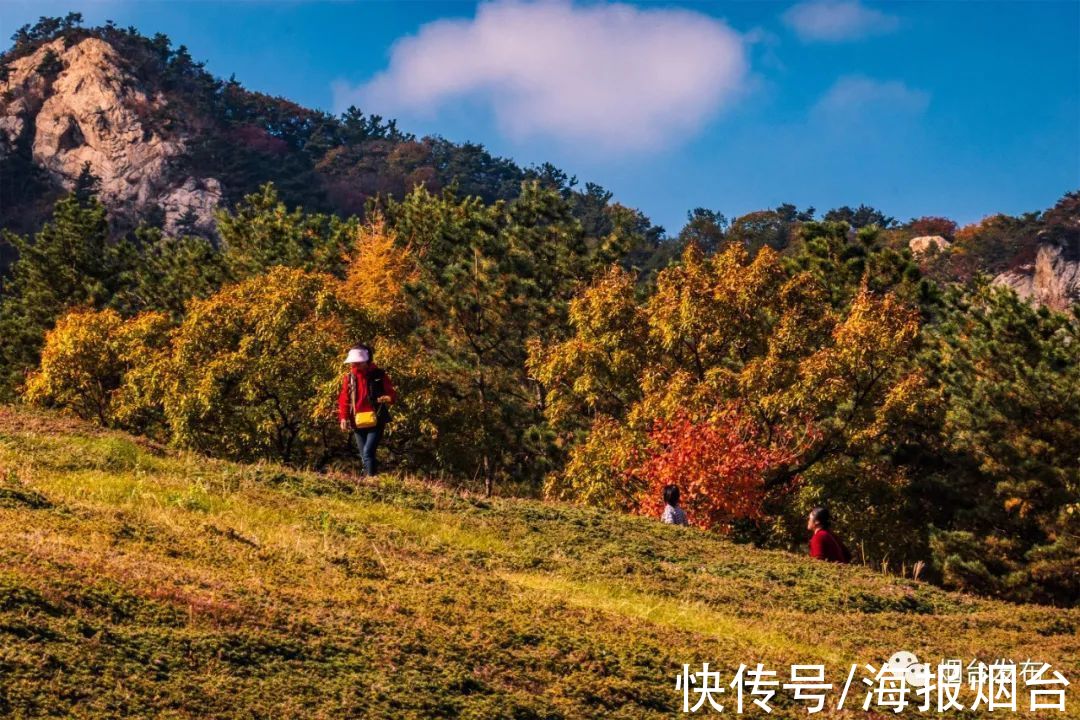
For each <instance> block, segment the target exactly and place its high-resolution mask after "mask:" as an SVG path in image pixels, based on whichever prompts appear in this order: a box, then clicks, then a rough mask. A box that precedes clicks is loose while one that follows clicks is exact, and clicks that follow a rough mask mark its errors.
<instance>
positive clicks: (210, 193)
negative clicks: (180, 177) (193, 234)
mask: <svg viewBox="0 0 1080 720" xmlns="http://www.w3.org/2000/svg"><path fill="white" fill-rule="evenodd" d="M221 198H222V194H221V183H219V182H218V181H217V180H216V179H214V178H209V179H207V180H199V179H197V178H193V177H189V178H188V179H187V180H185V181H184V183H183V184H182V185H181V186H180V187H178V188H176V189H174V190H172V191H170V192H169V193H168V194H166V195H165V196H164V197H163V198H161V209H162V210H164V211H165V231H166V232H168V233H172V234H179V233H183V232H188V231H189V230H190V229H191V227H190V226H194V227H195V228H198V229H205V228H212V227H213V226H214V211H215V210H216V209H217V208H218V206H219V205H221Z"/></svg>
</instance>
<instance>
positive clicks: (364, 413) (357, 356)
mask: <svg viewBox="0 0 1080 720" xmlns="http://www.w3.org/2000/svg"><path fill="white" fill-rule="evenodd" d="M345 364H346V365H348V366H349V371H348V372H346V373H345V375H344V376H343V377H342V378H341V393H340V394H339V395H338V420H339V421H340V422H341V431H342V432H351V439H352V441H353V443H354V444H355V445H356V450H357V452H358V453H359V454H360V459H361V460H363V462H364V474H365V475H367V476H368V477H372V476H374V475H375V474H376V473H378V471H379V461H378V458H377V457H376V455H375V453H376V451H377V450H378V449H379V441H380V440H382V435H383V429H384V428H385V427H386V423H387V422H388V421H389V420H390V406H391V405H393V404H394V403H395V402H396V401H397V391H396V390H394V385H393V383H391V382H390V376H389V375H387V374H386V371H385V370H383V369H382V368H380V367H377V366H376V365H375V353H374V351H373V350H372V349H371V348H370V347H369V346H367V345H357V346H355V347H352V348H350V349H349V354H348V356H346V358H345Z"/></svg>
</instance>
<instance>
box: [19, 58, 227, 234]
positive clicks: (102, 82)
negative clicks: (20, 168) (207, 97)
mask: <svg viewBox="0 0 1080 720" xmlns="http://www.w3.org/2000/svg"><path fill="white" fill-rule="evenodd" d="M6 75H7V77H6V78H5V79H3V81H2V82H0V148H5V149H4V150H3V151H6V152H11V151H12V148H14V147H15V146H16V145H17V144H18V143H26V144H27V145H28V146H29V149H30V151H31V153H32V157H33V160H34V162H36V163H37V164H38V165H39V166H40V167H42V168H44V169H45V170H46V171H47V172H48V174H49V175H50V176H51V178H52V179H53V180H54V181H55V182H56V183H58V184H59V185H60V186H62V187H64V188H66V189H70V188H71V187H72V186H73V185H74V184H75V181H76V178H78V176H79V174H80V172H81V171H82V169H83V167H84V165H85V164H86V163H89V168H90V171H91V172H92V173H93V174H94V175H96V176H97V177H98V178H99V179H100V181H101V186H100V196H101V198H102V200H103V202H105V204H106V205H107V206H108V207H109V208H110V209H111V210H112V211H113V212H114V213H117V214H118V215H120V216H127V217H132V218H133V217H136V216H139V215H142V214H145V213H146V212H147V211H148V210H149V209H150V208H151V207H153V208H161V210H160V211H158V212H163V213H164V217H163V221H164V225H165V227H166V228H167V229H172V228H174V227H175V225H176V223H177V222H178V221H180V220H181V219H182V218H185V219H186V222H188V223H190V224H193V225H194V226H196V227H201V228H210V227H212V223H213V210H214V209H215V208H216V207H217V205H218V203H219V202H220V200H221V187H220V184H219V183H218V181H217V180H216V179H214V178H195V177H190V176H186V175H185V174H184V173H183V171H182V170H181V169H180V167H179V163H177V162H176V160H177V159H178V158H179V157H180V156H182V155H183V153H184V152H185V149H186V138H185V137H184V136H183V135H182V134H180V133H177V132H168V131H166V130H164V129H163V128H162V127H161V124H160V123H157V122H155V117H156V116H158V115H160V111H161V110H163V109H164V107H165V106H166V104H167V102H168V100H167V99H166V97H165V96H164V95H163V94H162V93H161V92H155V91H153V90H151V89H149V88H147V87H144V86H143V84H142V83H141V82H140V80H139V79H138V78H137V77H135V75H133V74H132V73H131V72H129V71H128V70H127V69H126V68H125V63H124V61H123V58H121V57H120V56H119V54H118V53H117V51H116V49H115V48H114V47H113V46H112V45H110V44H109V43H107V42H105V41H104V40H101V39H100V38H96V37H87V38H84V39H82V40H80V41H78V42H76V43H74V44H71V45H70V46H68V45H67V42H66V40H65V39H64V38H58V39H56V40H53V41H52V42H49V43H47V44H45V45H42V46H41V47H39V48H37V49H36V50H35V51H34V52H33V53H31V54H29V55H26V56H24V57H21V58H18V59H16V60H14V61H12V62H11V63H9V64H8V65H7V73H6Z"/></svg>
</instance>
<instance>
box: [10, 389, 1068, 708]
mask: <svg viewBox="0 0 1080 720" xmlns="http://www.w3.org/2000/svg"><path fill="white" fill-rule="evenodd" d="M0 537H2V538H3V540H2V542H0V716H9V715H10V716H13V717H38V716H46V715H54V716H72V717H116V716H138V717H175V718H188V717H275V718H282V717H316V718H321V717H325V718H331V717H333V718H340V717H378V718H382V717H386V718H431V717H460V718H501V717H506V718H564V717H565V718H594V717H617V718H638V717H671V716H675V715H677V714H678V713H677V712H676V711H677V709H678V708H679V705H680V702H681V696H680V694H679V693H677V692H676V691H675V689H674V680H675V677H676V675H677V674H678V672H679V670H680V669H681V667H682V664H683V663H690V664H697V665H698V666H700V663H702V662H704V661H708V662H710V663H711V664H712V665H714V666H719V667H722V668H725V669H727V670H728V671H730V670H733V669H734V668H735V667H737V666H738V664H739V663H747V664H750V663H756V662H758V661H761V662H764V663H766V664H768V665H771V666H772V668H773V669H776V670H779V671H780V672H781V673H782V674H784V673H786V672H787V668H788V666H789V665H790V664H792V663H812V662H822V663H825V664H826V665H827V666H828V668H829V670H830V679H831V680H832V681H833V682H837V683H842V682H843V679H844V676H845V674H846V670H847V668H848V666H849V664H850V663H852V662H859V663H874V664H880V663H881V662H882V661H883V660H884V659H885V658H886V657H888V656H889V655H890V654H892V652H894V651H896V650H901V649H905V650H910V651H913V652H915V653H916V654H917V655H919V657H920V658H922V659H925V660H929V661H931V662H936V661H937V659H938V658H941V657H958V658H962V659H964V660H965V661H970V660H972V659H974V658H980V659H983V660H985V661H987V662H989V661H991V660H993V659H997V658H999V657H1007V658H1010V659H1013V660H1015V661H1017V662H1020V661H1022V660H1026V659H1028V658H1033V659H1037V660H1043V661H1046V662H1050V663H1052V664H1053V665H1054V667H1055V668H1057V669H1059V670H1061V671H1063V672H1064V673H1065V674H1066V675H1067V676H1068V677H1069V678H1070V679H1072V680H1073V684H1074V687H1073V688H1071V690H1072V691H1073V692H1072V693H1071V695H1070V711H1069V713H1068V714H1067V715H1066V716H1072V717H1078V716H1080V711H1078V710H1077V705H1078V704H1080V700H1077V699H1076V698H1075V697H1072V696H1074V695H1075V685H1076V680H1077V679H1078V678H1080V673H1078V672H1077V670H1078V669H1080V667H1078V658H1080V640H1078V638H1077V628H1080V612H1078V611H1075V610H1059V609H1053V608H1046V607H1038V606H1017V605H1008V604H1004V603H999V602H994V601H989V600H982V599H976V598H971V597H966V596H962V595H957V594H952V593H947V592H943V591H941V590H939V589H936V588H934V587H932V586H928V585H925V584H922V583H917V582H914V581H911V580H902V579H898V578H895V577H886V576H882V575H880V574H876V573H874V572H872V571H870V570H868V569H866V568H859V567H837V566H833V565H829V564H825V563H817V562H813V561H810V560H808V559H806V558H802V557H798V556H794V555H791V554H789V553H783V552H774V551H759V550H753V549H750V548H746V547H741V546H734V545H732V544H730V543H727V542H725V541H723V540H720V539H717V538H715V537H711V536H709V535H706V534H704V533H701V532H697V531H694V530H688V529H684V528H674V527H667V526H662V525H660V524H658V523H655V522H652V521H649V520H647V519H642V518H631V517H621V516H613V515H610V514H606V513H603V512H598V511H594V510H590V509H583V508H574V507H568V506H562V505H552V504H544V503H539V502H533V501H516V500H499V499H496V500H485V499H482V498H479V497H475V496H472V495H469V494H464V493H454V492H451V491H449V490H445V489H437V488H433V487H431V486H429V485H426V484H424V483H422V482H419V481H415V480H411V479H407V478H394V477H389V478H381V479H379V481H378V482H370V483H355V482H353V481H352V480H351V479H350V478H348V477H347V476H333V477H326V476H318V475H313V474H306V473H298V472H293V471H290V470H286V469H283V468H279V467H275V466H270V465H262V466H242V465H234V464H230V463H225V462H220V461H213V460H208V459H206V458H202V457H198V456H194V455H186V454H175V453H170V452H167V451H165V450H164V449H162V448H159V447H156V446H154V445H152V444H150V443H146V442H144V441H141V440H139V439H137V438H132V437H129V436H125V435H122V434H118V433H110V432H104V431H101V430H98V429H95V428H92V427H90V426H86V425H83V424H81V423H78V422H75V421H72V420H68V419H64V418H60V417H58V416H55V415H51V414H48V413H40V412H29V411H24V410H21V409H20V410H15V409H11V408H0ZM1022 699H1024V698H1022ZM860 701H861V698H860ZM774 705H776V710H775V712H774V713H773V716H774V717H803V716H805V715H806V713H805V710H804V709H802V708H801V707H799V706H797V705H795V704H793V703H792V702H791V701H786V702H782V701H781V700H780V699H777V701H776V703H774ZM1022 705H1023V703H1022ZM858 714H859V715H860V716H867V717H869V716H870V715H867V714H865V713H862V712H861V710H860V711H859V713H858ZM833 715H835V713H833ZM825 716H826V717H829V716H831V715H825ZM1054 716H1056V717H1062V715H1060V714H1055V715H1054Z"/></svg>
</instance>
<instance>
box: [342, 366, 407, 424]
mask: <svg viewBox="0 0 1080 720" xmlns="http://www.w3.org/2000/svg"><path fill="white" fill-rule="evenodd" d="M375 369H376V367H375V365H374V364H372V365H368V367H367V370H366V371H365V372H357V371H355V370H353V369H352V368H349V372H347V373H345V374H344V375H342V376H341V392H340V393H339V394H338V403H337V404H338V419H339V420H348V419H350V418H351V416H352V414H351V413H349V375H350V374H352V375H355V376H356V380H357V383H356V407H354V408H353V409H352V412H353V413H358V412H365V411H367V412H370V411H373V410H374V409H375V406H374V404H373V403H372V398H369V397H368V383H367V374H368V373H370V372H371V371H372V370H375ZM383 392H384V393H385V394H386V395H389V396H390V403H391V404H393V403H395V402H397V390H395V389H394V384H393V383H392V382H390V376H389V375H387V374H386V373H385V372H383ZM376 399H377V398H376Z"/></svg>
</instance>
